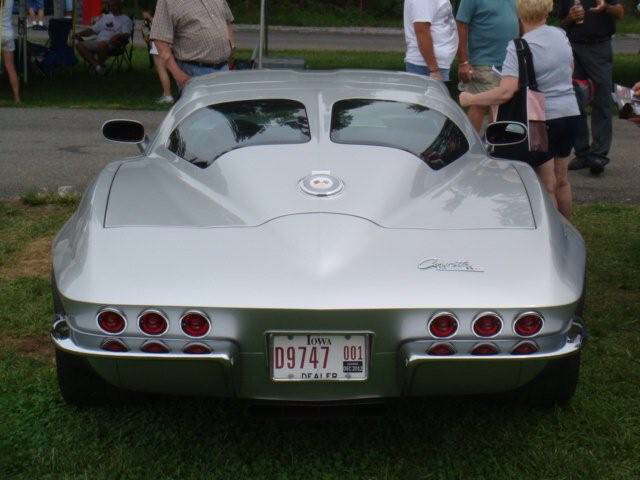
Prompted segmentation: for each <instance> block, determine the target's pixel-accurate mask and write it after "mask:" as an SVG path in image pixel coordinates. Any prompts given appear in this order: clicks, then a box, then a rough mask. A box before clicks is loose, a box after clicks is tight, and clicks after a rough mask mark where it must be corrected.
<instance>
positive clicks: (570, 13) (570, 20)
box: [558, 0, 584, 29]
mask: <svg viewBox="0 0 640 480" xmlns="http://www.w3.org/2000/svg"><path fill="white" fill-rule="evenodd" d="M566 1H567V0H565V2H566ZM558 13H559V15H558V16H559V17H560V26H562V27H563V28H565V29H567V28H569V27H570V26H572V25H573V24H574V23H576V22H579V21H581V20H584V8H583V7H582V5H572V6H571V8H567V5H566V3H562V4H561V5H560V11H559V12H558Z"/></svg>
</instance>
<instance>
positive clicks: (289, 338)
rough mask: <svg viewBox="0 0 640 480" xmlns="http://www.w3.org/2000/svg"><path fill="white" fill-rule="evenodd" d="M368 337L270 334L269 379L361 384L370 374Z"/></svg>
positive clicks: (353, 335)
mask: <svg viewBox="0 0 640 480" xmlns="http://www.w3.org/2000/svg"><path fill="white" fill-rule="evenodd" d="M368 339H369V335H367V334H333V333H332V334H323V333H313V334H273V335H272V336H271V342H270V347H269V348H270V362H271V377H272V379H273V380H275V381H286V382H322V381H333V382H343V381H358V380H360V381H362V380H366V379H367V375H368V373H369V364H368V358H369V350H368V349H369V347H368V345H369V343H368Z"/></svg>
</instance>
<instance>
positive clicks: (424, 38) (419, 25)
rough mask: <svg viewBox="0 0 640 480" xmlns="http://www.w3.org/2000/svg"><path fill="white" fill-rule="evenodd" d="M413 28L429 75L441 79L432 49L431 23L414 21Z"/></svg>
mask: <svg viewBox="0 0 640 480" xmlns="http://www.w3.org/2000/svg"><path fill="white" fill-rule="evenodd" d="M413 29H414V30H415V32H416V40H417V42H418V49H419V50H420V54H422V58H424V61H425V62H426V64H427V66H428V67H429V71H430V76H431V77H433V78H435V79H436V80H442V74H441V73H440V67H438V61H437V59H436V52H435V51H434V49H433V39H432V38H431V23H430V22H415V23H414V24H413Z"/></svg>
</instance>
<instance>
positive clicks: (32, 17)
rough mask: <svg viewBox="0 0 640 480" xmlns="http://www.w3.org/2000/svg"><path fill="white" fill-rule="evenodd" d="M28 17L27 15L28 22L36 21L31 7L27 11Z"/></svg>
mask: <svg viewBox="0 0 640 480" xmlns="http://www.w3.org/2000/svg"><path fill="white" fill-rule="evenodd" d="M27 15H28V17H29V23H30V24H32V25H33V24H34V23H36V12H34V11H33V8H30V9H29V12H28V13H27Z"/></svg>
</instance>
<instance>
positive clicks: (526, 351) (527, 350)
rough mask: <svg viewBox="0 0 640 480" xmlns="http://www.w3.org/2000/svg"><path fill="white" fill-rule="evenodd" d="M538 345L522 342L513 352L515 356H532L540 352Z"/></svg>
mask: <svg viewBox="0 0 640 480" xmlns="http://www.w3.org/2000/svg"><path fill="white" fill-rule="evenodd" d="M538 350H539V349H538V345H536V344H535V343H534V342H522V343H519V344H518V345H516V348H514V349H513V351H512V352H511V353H512V354H513V355H531V354H532V353H536V352H537V351H538Z"/></svg>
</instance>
